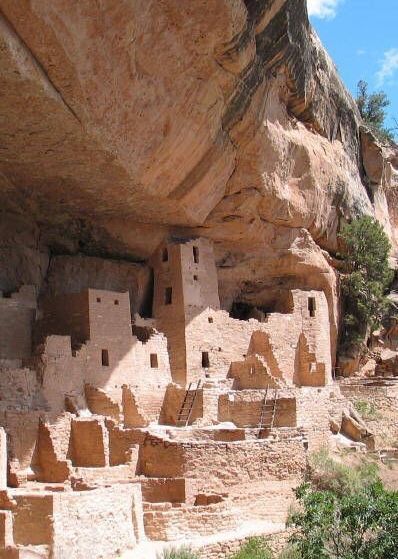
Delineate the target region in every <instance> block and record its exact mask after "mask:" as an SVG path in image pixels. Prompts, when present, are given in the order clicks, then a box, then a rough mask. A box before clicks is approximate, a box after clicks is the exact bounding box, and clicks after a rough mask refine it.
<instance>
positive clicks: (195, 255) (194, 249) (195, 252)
mask: <svg viewBox="0 0 398 559" xmlns="http://www.w3.org/2000/svg"><path fill="white" fill-rule="evenodd" d="M192 252H193V261H194V262H195V264H199V248H198V247H192Z"/></svg>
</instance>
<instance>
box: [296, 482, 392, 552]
mask: <svg viewBox="0 0 398 559" xmlns="http://www.w3.org/2000/svg"><path fill="white" fill-rule="evenodd" d="M296 497H297V499H298V502H299V505H300V509H299V510H297V511H296V512H294V513H293V514H292V515H291V517H290V520H289V525H290V527H293V528H295V531H294V534H293V536H292V537H291V540H290V542H291V544H292V545H294V549H295V550H296V552H297V553H298V556H299V557H301V559H396V558H397V549H398V492H394V491H387V490H386V489H384V487H383V485H382V483H381V482H380V481H379V480H378V481H374V482H372V483H370V484H368V485H367V484H366V485H364V487H363V488H361V489H360V490H355V491H347V492H345V493H342V494H341V493H335V492H334V491H331V490H329V491H318V490H316V489H314V488H313V487H312V486H311V485H310V484H309V483H305V484H303V485H301V486H300V487H299V488H298V489H297V490H296Z"/></svg>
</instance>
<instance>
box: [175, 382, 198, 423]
mask: <svg viewBox="0 0 398 559" xmlns="http://www.w3.org/2000/svg"><path fill="white" fill-rule="evenodd" d="M192 385H193V383H192V382H190V383H189V386H188V390H187V391H186V392H185V397H184V401H183V402H182V405H181V408H180V411H179V412H178V416H177V422H176V425H177V427H186V426H187V425H188V422H189V420H190V418H191V414H192V410H193V406H194V404H195V400H196V396H197V395H198V391H199V389H200V385H201V381H200V380H198V383H197V385H196V387H195V388H193V386H192Z"/></svg>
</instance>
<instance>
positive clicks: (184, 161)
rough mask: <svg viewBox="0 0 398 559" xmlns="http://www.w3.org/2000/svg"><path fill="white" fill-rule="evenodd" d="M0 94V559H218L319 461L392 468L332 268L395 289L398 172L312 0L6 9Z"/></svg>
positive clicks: (387, 436) (22, 3)
mask: <svg viewBox="0 0 398 559" xmlns="http://www.w3.org/2000/svg"><path fill="white" fill-rule="evenodd" d="M0 70H1V72H0V80H1V95H0V117H1V126H0V559H87V558H90V559H117V558H121V559H159V558H160V557H161V554H162V553H163V551H164V550H166V549H169V548H171V547H174V546H177V547H178V546H179V545H182V544H184V545H185V544H186V545H189V546H191V547H192V549H193V550H195V551H196V552H197V553H198V557H200V558H201V559H230V556H231V553H232V551H236V549H238V547H239V545H240V544H241V543H242V542H243V541H245V540H246V539H247V538H248V537H250V536H252V535H260V536H266V537H269V538H271V539H272V538H275V541H279V540H280V539H281V540H282V539H283V538H284V537H285V535H286V518H287V515H288V512H289V510H290V507H291V505H292V503H293V501H294V493H293V489H294V488H297V486H298V485H300V483H301V482H302V480H303V479H304V478H305V475H306V473H307V472H308V466H309V460H310V457H311V456H312V455H313V454H314V453H316V452H318V451H319V450H320V449H324V448H327V449H329V451H334V450H335V449H337V450H339V451H340V450H341V449H343V451H342V452H346V453H347V454H349V455H350V456H351V455H353V454H355V456H359V457H363V456H372V457H373V458H374V459H375V460H378V461H382V460H384V461H385V462H388V463H390V464H394V461H395V462H396V460H397V459H398V449H397V443H396V441H397V440H398V425H397V420H396V417H397V409H398V376H397V371H398V326H397V320H392V321H391V323H390V324H389V325H388V328H387V330H386V332H382V331H376V332H373V333H372V336H371V337H370V341H369V347H368V350H369V355H370V358H369V359H367V360H366V362H364V361H363V360H362V361H361V360H360V359H359V358H358V359H356V358H354V357H351V356H348V358H347V359H346V360H345V361H344V360H343V359H341V356H339V355H338V347H339V341H340V336H341V330H342V303H341V300H342V298H341V282H340V279H341V273H342V272H341V260H339V257H338V255H339V252H340V249H341V242H340V238H339V232H340V231H341V229H342V227H343V226H344V224H346V223H349V222H350V220H353V219H355V218H356V217H358V216H362V215H371V216H374V217H375V218H376V219H377V220H378V221H379V222H380V223H381V224H382V225H383V228H384V230H385V232H386V235H387V236H388V238H389V239H390V242H391V246H392V253H391V257H392V258H391V260H392V261H394V262H393V263H395V265H396V258H395V260H394V257H396V255H397V248H398V234H397V231H398V228H397V220H398V213H397V200H398V197H397V192H398V155H397V149H396V146H395V148H394V147H393V146H390V147H386V146H383V145H381V144H380V142H379V141H378V140H377V138H376V137H375V136H374V134H373V133H372V131H371V130H369V129H368V128H366V127H365V126H364V124H363V122H362V120H361V116H360V113H359V111H358V108H357V105H356V104H355V102H354V100H353V99H352V97H351V96H350V94H349V93H348V91H347V90H346V88H345V87H344V85H343V83H342V81H341V80H340V78H339V76H338V74H337V70H336V67H335V65H334V63H333V62H332V61H331V59H330V57H329V55H328V54H327V53H326V51H325V50H324V48H323V46H322V44H321V42H320V40H319V38H318V37H317V35H316V33H315V31H314V30H313V28H312V26H311V24H310V22H309V18H308V12H307V7H306V2H305V0H203V1H202V2H198V1H197V0H162V1H160V0H128V1H127V2H120V1H116V0H79V1H78V2H71V1H70V0H69V1H67V0H39V1H38V0H29V1H28V0H18V1H15V0H14V1H12V0H0ZM395 296H396V293H395ZM392 297H394V293H393V294H392ZM369 398H371V399H372V403H374V406H375V409H376V411H377V413H376V414H374V415H373V416H372V417H367V418H364V417H363V415H361V413H359V411H358V406H357V405H356V404H357V403H358V402H359V403H361V402H362V401H364V400H367V399H369ZM359 407H360V406H359ZM394 471H395V474H394V475H395V477H396V480H397V479H398V475H396V470H394ZM391 475H393V474H391Z"/></svg>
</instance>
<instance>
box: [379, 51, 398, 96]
mask: <svg viewBox="0 0 398 559" xmlns="http://www.w3.org/2000/svg"><path fill="white" fill-rule="evenodd" d="M380 64H381V66H380V70H379V71H378V72H377V74H376V79H377V86H378V87H381V86H382V85H383V84H384V82H385V81H386V79H388V78H392V77H393V75H394V74H395V72H396V71H397V70H398V48H395V49H390V50H387V51H386V52H385V53H384V56H383V59H382V60H381V62H380Z"/></svg>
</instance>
